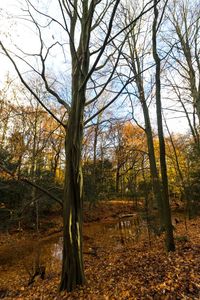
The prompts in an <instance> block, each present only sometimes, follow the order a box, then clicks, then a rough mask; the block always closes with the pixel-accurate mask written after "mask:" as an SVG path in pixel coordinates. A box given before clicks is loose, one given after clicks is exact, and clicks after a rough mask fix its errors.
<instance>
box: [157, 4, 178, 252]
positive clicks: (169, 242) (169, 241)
mask: <svg viewBox="0 0 200 300" xmlns="http://www.w3.org/2000/svg"><path fill="white" fill-rule="evenodd" d="M157 24H158V9H157V4H156V0H154V21H153V28H152V30H153V35H152V42H153V58H154V60H155V63H156V114H157V126H158V137H159V149H160V168H161V176H162V188H163V209H164V223H165V230H166V239H165V242H166V248H167V250H168V251H174V250H175V244H174V237H173V227H172V221H171V209H170V204H169V192H168V176H167V164H166V154H165V140H164V133H163V124H162V104H161V82H160V73H161V68H160V57H159V55H158V53H157V30H158V28H157Z"/></svg>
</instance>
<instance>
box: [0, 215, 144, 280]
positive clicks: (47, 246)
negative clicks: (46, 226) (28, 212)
mask: <svg viewBox="0 0 200 300" xmlns="http://www.w3.org/2000/svg"><path fill="white" fill-rule="evenodd" d="M142 237H144V238H145V239H146V238H148V235H147V224H146V222H145V221H144V220H143V219H142V218H141V217H139V216H136V215H135V216H133V217H122V218H120V219H119V220H118V221H117V222H113V223H95V224H94V223H91V224H87V225H85V226H84V253H91V250H90V249H93V248H95V247H97V248H98V249H102V248H103V247H104V245H105V246H106V247H108V248H110V247H111V248H113V247H114V248H116V249H120V248H121V247H123V246H124V245H127V244H130V243H131V244H133V243H136V242H137V241H138V239H141V238H142ZM62 248H63V238H62V237H60V236H54V237H51V238H48V239H44V240H42V241H33V240H30V241H26V244H25V245H24V244H23V243H22V244H21V245H20V244H18V245H17V253H18V255H16V251H15V249H14V248H13V249H11V250H10V254H9V255H10V259H8V260H7V263H5V265H4V275H3V276H2V277H1V276H0V285H1V284H2V282H5V281H6V280H7V281H10V280H12V276H11V273H12V271H14V270H15V273H13V274H14V275H13V276H16V266H19V268H20V272H21V273H20V272H19V278H20V276H21V274H24V275H23V276H24V277H25V278H26V279H25V280H27V282H28V277H31V278H34V274H36V273H38V270H41V268H43V267H44V268H45V273H46V275H47V274H50V273H52V272H55V269H56V268H57V269H59V270H60V268H61V261H62ZM98 251H101V250H98ZM10 260H12V264H9V261H10ZM5 270H6V272H5ZM0 271H1V267H0ZM22 272H23V273H22ZM0 273H3V272H0Z"/></svg>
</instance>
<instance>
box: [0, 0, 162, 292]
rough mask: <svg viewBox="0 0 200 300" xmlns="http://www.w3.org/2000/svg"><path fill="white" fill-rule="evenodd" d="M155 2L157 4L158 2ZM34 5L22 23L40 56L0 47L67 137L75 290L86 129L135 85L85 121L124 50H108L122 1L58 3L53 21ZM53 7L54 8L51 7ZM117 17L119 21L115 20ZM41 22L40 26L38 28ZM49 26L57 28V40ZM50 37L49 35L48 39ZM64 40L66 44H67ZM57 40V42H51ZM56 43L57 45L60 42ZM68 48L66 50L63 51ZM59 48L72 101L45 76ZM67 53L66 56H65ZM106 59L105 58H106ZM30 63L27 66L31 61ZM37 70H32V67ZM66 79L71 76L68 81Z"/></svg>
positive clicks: (67, 211)
mask: <svg viewBox="0 0 200 300" xmlns="http://www.w3.org/2000/svg"><path fill="white" fill-rule="evenodd" d="M158 2H159V1H158ZM33 3H35V2H33V1H31V0H26V4H27V7H26V8H25V9H24V10H23V11H24V12H25V15H24V19H26V20H28V21H29V22H31V23H32V25H33V26H34V28H35V30H36V32H37V36H38V40H39V51H38V53H35V54H30V53H26V52H25V51H23V49H17V50H18V51H17V54H16V55H13V53H11V52H10V51H9V50H8V49H7V47H6V46H5V44H4V43H2V42H1V43H0V45H1V48H2V50H3V52H4V53H5V55H6V56H7V57H8V58H9V60H10V61H11V62H12V64H13V66H14V68H15V70H16V72H17V74H18V76H19V78H20V80H21V81H22V83H23V84H24V85H25V87H26V88H27V89H28V90H29V91H30V93H31V94H32V95H33V96H34V97H35V99H37V101H38V102H39V103H40V104H41V105H42V106H43V108H45V109H46V110H47V111H48V113H49V114H50V115H51V116H52V117H53V118H54V119H55V120H56V121H57V122H58V123H59V124H61V125H62V126H63V127H64V129H65V132H66V139H65V153H66V163H65V183H64V204H63V206H64V213H63V220H64V242H63V262H62V275H61V284H60V290H67V291H71V290H73V289H74V288H75V287H76V286H77V285H82V284H84V282H85V276H84V268H83V255H82V168H81V150H82V140H83V130H84V125H85V124H88V123H90V122H91V120H92V119H93V118H96V116H97V115H99V113H101V112H102V111H104V110H105V109H106V108H108V107H109V106H110V105H111V104H112V103H114V101H115V100H116V99H117V98H118V96H119V95H120V94H122V92H123V90H124V89H125V88H126V86H127V85H128V84H129V83H130V82H131V81H133V80H134V78H127V80H126V82H125V83H124V84H123V86H118V90H117V91H115V94H114V96H113V98H111V99H109V100H108V101H107V103H106V104H105V105H104V106H103V107H101V109H100V110H98V111H96V112H95V113H94V114H93V115H91V116H90V117H89V118H88V119H87V120H84V112H85V107H86V106H89V105H94V104H95V103H96V101H97V100H98V99H99V98H100V97H101V95H102V93H103V92H104V91H105V90H106V89H109V87H110V88H111V87H112V84H113V82H114V79H115V76H114V75H115V72H116V68H117V66H118V62H119V59H120V56H121V51H122V48H123V46H124V41H125V39H124V37H123V38H122V39H119V43H118V46H119V47H118V50H119V51H117V52H116V50H115V49H113V47H112V41H113V40H114V39H116V38H117V37H120V35H121V33H122V31H123V30H124V29H123V30H120V31H118V32H117V31H115V26H114V24H115V22H116V21H117V20H116V18H117V16H118V15H117V11H118V7H119V3H120V0H113V1H103V0H84V1H82V0H75V1H70V0H58V1H56V4H57V6H56V7H54V9H53V12H56V13H57V15H56V14H55V15H50V14H48V13H46V9H41V8H40V4H39V3H38V5H39V6H38V7H37V6H36V5H34V4H33ZM54 3H55V2H54ZM152 7H153V4H152V1H149V2H147V4H146V5H145V6H144V8H143V9H142V11H141V12H140V13H139V15H138V16H137V17H136V18H135V19H134V20H132V22H131V23H130V24H128V27H129V26H131V25H132V24H133V23H135V22H136V21H137V20H138V19H139V18H140V17H141V16H142V15H143V14H145V13H146V12H147V11H149V10H151V9H152ZM118 17H119V16H118ZM42 21H43V22H42ZM53 26H56V28H59V29H60V30H61V31H62V33H61V34H60V35H59V34H57V31H55V34H54V30H53V28H55V27H53ZM48 28H50V29H51V30H52V32H51V35H52V39H51V41H49V40H47V39H45V37H46V30H47V29H48ZM52 33H53V34H52ZM66 36H68V41H67V42H66ZM55 37H56V40H55ZM59 37H61V39H60V40H59ZM67 45H69V47H68V48H67ZM57 48H59V49H60V50H59V51H58V53H59V54H61V53H64V59H65V60H66V56H68V55H70V66H71V70H70V71H71V75H70V76H71V83H70V84H71V86H70V87H71V96H70V101H66V100H67V99H66V98H64V99H63V97H62V96H61V94H60V93H59V92H58V90H57V89H56V83H58V82H59V80H56V81H55V80H53V79H52V78H51V77H49V75H48V66H47V64H48V62H49V61H48V59H50V57H51V54H53V53H54V54H55V53H56V52H54V51H55V50H54V49H57ZM67 49H68V50H67ZM105 54H106V57H105ZM57 56H58V54H57ZM30 58H31V59H32V60H31V59H30ZM16 59H17V60H20V61H21V62H23V63H24V64H25V65H26V66H28V68H29V69H31V71H32V72H34V73H35V74H36V75H37V76H39V77H40V78H41V79H42V80H43V88H44V89H45V90H46V92H47V93H48V95H49V98H50V99H54V100H57V102H58V103H59V104H60V105H62V106H64V107H65V109H66V111H67V121H66V122H64V121H62V120H60V119H59V117H58V116H57V115H55V114H54V113H53V111H52V110H51V109H50V108H49V106H47V105H46V104H45V103H44V102H42V101H41V99H40V97H39V96H38V95H37V93H36V92H35V90H34V89H32V88H31V87H30V86H29V84H28V82H27V80H26V77H25V76H24V74H23V73H22V72H21V71H20V68H19V65H18V63H17V61H16ZM33 60H34V61H36V64H35V65H34V64H32V61H33ZM68 62H69V60H68ZM68 76H69V75H68ZM89 89H90V90H91V89H92V90H94V91H95V93H92V98H91V99H88V90H89Z"/></svg>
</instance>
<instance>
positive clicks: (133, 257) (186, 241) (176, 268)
mask: <svg viewBox="0 0 200 300" xmlns="http://www.w3.org/2000/svg"><path fill="white" fill-rule="evenodd" d="M125 213H132V206H131V205H128V204H126V205H124V204H120V205H119V204H118V205H116V204H112V205H106V204H105V203H103V204H102V205H101V206H98V208H95V209H93V210H92V211H88V210H87V211H86V213H85V221H87V222H85V225H84V253H85V254H84V261H85V274H86V278H87V283H86V285H85V286H84V287H80V288H79V289H77V290H75V291H74V292H72V293H64V292H63V293H61V294H60V293H59V292H58V286H59V277H60V264H59V263H56V262H52V263H50V260H51V257H50V256H49V257H48V256H47V261H48V260H49V262H48V263H49V266H50V267H48V269H47V272H46V277H45V279H44V280H42V279H40V278H38V279H37V280H36V281H35V282H34V283H33V284H32V285H30V286H28V285H27V282H28V274H27V270H26V266H25V264H24V263H22V262H23V261H26V264H27V259H26V260H25V255H27V253H26V251H31V249H30V248H31V247H30V244H26V240H27V239H28V236H26V235H23V236H22V235H21V237H20V238H19V236H17V235H12V236H9V237H8V236H7V237H6V236H5V235H4V236H3V235H2V238H3V239H2V244H1V245H0V254H1V255H6V253H7V258H6V259H8V260H10V261H8V262H7V263H5V261H4V263H3V264H2V265H1V269H0V271H1V276H0V284H1V286H0V298H3V297H4V299H27V300H28V299H35V300H36V299H38V300H39V299H41V300H42V299H47V300H51V299H83V300H85V299H94V300H96V299H97V300H101V299H102V300H103V299H116V300H118V299H145V300H146V299H175V300H176V299H200V231H199V228H200V218H196V219H193V220H190V221H187V231H186V228H185V224H184V220H183V218H181V217H180V216H179V223H178V224H177V225H176V229H175V240H176V252H174V253H169V254H168V253H166V251H165V249H164V242H163V239H164V237H163V236H159V237H158V236H155V235H151V237H150V241H149V239H148V235H145V234H142V235H141V237H139V238H138V239H134V240H132V239H131V234H132V232H131V231H130V228H128V229H127V232H126V234H127V237H126V239H125V240H123V243H122V241H121V236H120V234H118V233H117V229H116V228H115V230H113V226H112V224H116V220H118V217H119V215H122V214H125ZM99 224H100V225H102V224H103V226H99ZM33 241H34V237H33ZM14 242H15V244H14ZM44 243H45V239H44ZM13 245H15V253H16V255H17V256H18V257H19V259H18V260H17V259H16V257H15V258H13V261H12V259H11V258H12V255H13V253H12V249H11V248H12V247H14V246H13ZM27 245H29V246H27ZM21 246H22V247H21ZM17 248H18V249H20V250H21V251H20V250H19V251H17V250H16V249H17ZM6 249H7V250H8V251H6ZM9 249H10V250H9ZM22 249H26V250H25V252H24V253H23V251H22ZM27 249H29V250H27ZM9 251H10V256H9ZM47 251H48V242H47ZM23 256H24V260H23ZM1 259H2V256H1ZM47 261H46V263H47ZM2 262H3V261H2ZM9 262H10V264H9ZM29 263H30V264H31V262H30V261H29Z"/></svg>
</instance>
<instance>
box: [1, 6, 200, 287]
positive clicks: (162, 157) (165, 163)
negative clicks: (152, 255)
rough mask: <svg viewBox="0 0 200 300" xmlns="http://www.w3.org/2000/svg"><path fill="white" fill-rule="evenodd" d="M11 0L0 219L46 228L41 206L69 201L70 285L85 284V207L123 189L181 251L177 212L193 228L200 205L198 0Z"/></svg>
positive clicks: (6, 224) (63, 208)
mask: <svg viewBox="0 0 200 300" xmlns="http://www.w3.org/2000/svg"><path fill="white" fill-rule="evenodd" d="M7 4H8V5H7V6H5V5H3V4H1V5H0V8H1V10H0V16H1V22H2V26H1V28H2V30H1V31H2V32H1V35H2V36H1V41H0V51H1V52H0V55H1V59H2V75H1V77H0V171H1V172H0V217H1V218H2V220H3V222H1V224H0V227H1V229H2V230H4V231H7V230H12V229H13V228H15V229H16V230H18V231H20V230H22V229H27V230H34V231H36V232H38V233H39V232H40V230H41V229H42V226H43V225H44V224H43V220H44V219H45V218H46V216H51V215H53V214H55V213H56V214H61V213H62V212H63V216H64V217H63V232H64V234H63V236H64V241H63V260H62V261H63V266H62V275H61V283H60V290H61V291H63V290H67V291H68V292H70V291H72V290H74V289H75V288H76V286H77V285H82V284H84V283H85V275H84V268H83V258H82V255H83V253H82V239H83V235H82V225H83V221H82V217H83V210H84V209H85V207H87V209H88V210H95V209H96V208H98V205H99V204H100V205H102V203H103V205H105V206H106V205H107V204H108V205H109V202H111V200H122V199H123V200H128V201H129V203H131V204H133V206H134V209H135V210H138V211H142V212H145V216H146V220H147V223H148V222H150V225H151V226H152V227H153V230H154V232H156V233H157V234H158V235H159V234H161V233H162V232H165V244H166V249H167V251H168V252H170V251H175V243H174V236H173V231H174V224H172V223H173V222H172V217H171V211H172V210H175V209H176V210H177V211H180V212H181V213H182V214H183V215H184V220H185V226H186V227H187V224H186V223H187V219H189V220H190V219H192V218H195V217H196V216H198V215H199V211H200V198H199V195H200V160H199V157H200V129H199V126H200V35H199V31H200V26H199V25H200V23H199V17H200V10H199V3H198V1H196V0H193V1H187V0H173V1H162V0H159V1H156V0H152V1H146V0H144V1H135V2H134V1H125V0H124V1H120V0H113V1H106V0H105V1H104V0H91V1H89V0H86V1H79V0H76V1H68V0H63V1H61V0H58V1H47V3H46V2H45V1H36V0H33V1H32V0H23V1H14V2H12V1H11V0H9V1H8V3H7ZM106 203H107V204H106ZM152 220H153V222H152ZM175 220H176V222H177V223H178V222H179V219H178V218H176V219H175ZM49 226H50V225H49ZM52 226H53V225H52Z"/></svg>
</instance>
